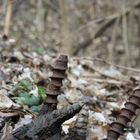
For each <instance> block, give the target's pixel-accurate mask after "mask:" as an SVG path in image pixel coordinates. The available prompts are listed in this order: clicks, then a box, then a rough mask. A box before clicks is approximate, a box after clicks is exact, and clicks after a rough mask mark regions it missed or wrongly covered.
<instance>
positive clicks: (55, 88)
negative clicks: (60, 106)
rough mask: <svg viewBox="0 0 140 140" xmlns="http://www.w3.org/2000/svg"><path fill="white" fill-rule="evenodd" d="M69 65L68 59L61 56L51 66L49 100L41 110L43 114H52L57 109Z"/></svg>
mask: <svg viewBox="0 0 140 140" xmlns="http://www.w3.org/2000/svg"><path fill="white" fill-rule="evenodd" d="M67 63H68V57H67V56H66V55H62V54H61V55H59V56H58V58H56V59H55V60H54V62H53V64H52V65H51V71H52V75H51V76H50V80H51V81H50V83H49V84H48V87H47V99H46V102H45V103H44V105H43V107H42V109H41V114H45V113H46V112H50V111H53V110H55V109H56V107H57V96H58V95H60V94H61V93H62V91H61V87H62V85H63V83H62V82H63V80H64V79H65V77H66V69H67Z"/></svg>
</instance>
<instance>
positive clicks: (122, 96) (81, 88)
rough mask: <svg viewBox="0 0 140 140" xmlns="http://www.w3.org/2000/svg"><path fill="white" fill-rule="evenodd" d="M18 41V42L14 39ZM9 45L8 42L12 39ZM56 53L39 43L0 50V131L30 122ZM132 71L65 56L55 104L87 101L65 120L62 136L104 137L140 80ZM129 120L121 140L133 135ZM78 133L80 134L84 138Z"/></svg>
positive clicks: (1, 133)
mask: <svg viewBox="0 0 140 140" xmlns="http://www.w3.org/2000/svg"><path fill="white" fill-rule="evenodd" d="M12 45H16V44H12ZM10 47H11V44H10ZM56 55H57V53H55V52H48V51H46V50H43V48H36V49H34V50H33V49H31V50H30V49H27V48H24V47H20V48H14V49H12V51H9V50H7V49H4V50H2V54H1V57H0V82H1V85H0V110H1V111H0V130H1V131H0V136H1V138H3V137H4V136H5V135H8V134H9V133H10V132H11V131H13V130H15V129H17V128H19V127H20V126H23V125H25V124H28V123H30V122H31V121H32V119H34V118H35V117H36V116H37V114H38V113H39V111H40V107H41V104H42V102H43V101H44V100H45V99H46V98H47V95H46V88H47V85H48V83H49V78H48V77H49V76H50V73H49V65H50V63H51V61H52V60H53V58H54V57H55V56H56ZM136 74H137V73H136V72H135V71H133V70H131V72H128V70H126V69H118V68H117V67H115V66H113V65H107V64H104V62H101V61H98V59H97V60H95V59H92V58H80V57H79V58H74V57H69V64H68V70H67V78H66V79H65V81H64V86H63V91H64V94H61V95H60V96H58V101H59V103H58V108H63V107H64V106H66V105H69V104H73V103H76V102H79V101H81V100H83V101H86V100H87V102H88V104H87V105H86V106H84V107H83V109H82V110H81V112H80V113H79V114H77V116H75V117H73V118H72V119H70V120H68V121H66V122H65V123H64V124H63V133H64V139H67V136H68V135H71V137H72V135H73V134H74V133H76V134H77V136H78V137H80V136H82V138H83V139H86V138H87V139H89V140H101V139H103V138H106V134H107V130H108V128H109V124H110V123H111V122H112V121H114V120H115V117H116V116H117V115H118V114H119V112H120V109H121V108H122V107H123V104H124V102H125V101H126V100H127V98H128V96H129V95H130V94H131V92H132V91H133V89H135V88H138V87H139V83H140V79H139V77H138V74H137V75H136ZM134 126H135V123H132V124H130V126H129V127H128V128H129V129H126V133H125V135H124V136H122V137H121V138H120V140H123V139H127V140H130V139H131V140H137V139H139V138H140V137H139V135H138V133H137V131H134V128H135V130H137V129H138V126H136V127H134ZM82 138H81V139H82Z"/></svg>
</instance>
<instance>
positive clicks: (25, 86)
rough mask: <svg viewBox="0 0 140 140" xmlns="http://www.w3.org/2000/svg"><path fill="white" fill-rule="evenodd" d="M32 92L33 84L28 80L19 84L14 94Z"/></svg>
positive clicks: (14, 88) (14, 89)
mask: <svg viewBox="0 0 140 140" xmlns="http://www.w3.org/2000/svg"><path fill="white" fill-rule="evenodd" d="M30 90H32V82H31V81H30V80H28V79H23V80H21V81H20V82H19V83H18V84H16V85H15V86H14V87H13V90H12V91H13V92H14V93H17V94H19V93H21V92H29V91H30Z"/></svg>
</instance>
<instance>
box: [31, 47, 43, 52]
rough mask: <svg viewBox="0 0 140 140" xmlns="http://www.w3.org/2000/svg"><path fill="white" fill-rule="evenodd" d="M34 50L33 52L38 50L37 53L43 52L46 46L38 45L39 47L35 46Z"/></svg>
mask: <svg viewBox="0 0 140 140" xmlns="http://www.w3.org/2000/svg"><path fill="white" fill-rule="evenodd" d="M32 51H33V52H36V53H43V52H44V51H45V50H44V48H40V47H38V48H33V50H32Z"/></svg>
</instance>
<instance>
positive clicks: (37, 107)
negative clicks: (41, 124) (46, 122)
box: [30, 106, 40, 113]
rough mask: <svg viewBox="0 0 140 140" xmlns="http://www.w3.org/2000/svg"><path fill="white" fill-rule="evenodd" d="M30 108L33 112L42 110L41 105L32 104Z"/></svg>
mask: <svg viewBox="0 0 140 140" xmlns="http://www.w3.org/2000/svg"><path fill="white" fill-rule="evenodd" d="M30 109H31V110H32V111H33V112H37V113H39V112H40V106H32V107H31V108H30Z"/></svg>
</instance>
